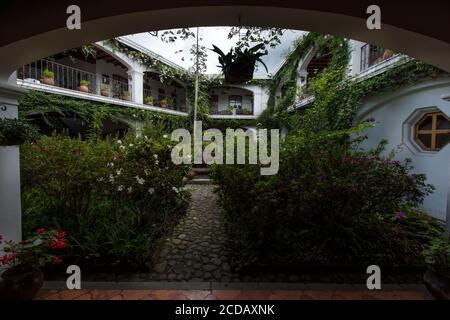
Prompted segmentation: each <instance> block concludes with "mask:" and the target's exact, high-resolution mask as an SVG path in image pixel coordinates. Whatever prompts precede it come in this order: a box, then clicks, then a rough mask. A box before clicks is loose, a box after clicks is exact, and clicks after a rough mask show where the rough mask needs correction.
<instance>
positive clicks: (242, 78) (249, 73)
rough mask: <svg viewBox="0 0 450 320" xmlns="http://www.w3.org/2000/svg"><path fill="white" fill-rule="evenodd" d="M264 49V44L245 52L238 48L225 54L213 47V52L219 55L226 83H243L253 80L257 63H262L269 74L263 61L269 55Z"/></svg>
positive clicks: (247, 49)
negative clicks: (263, 57)
mask: <svg viewBox="0 0 450 320" xmlns="http://www.w3.org/2000/svg"><path fill="white" fill-rule="evenodd" d="M264 47H265V45H264V43H260V44H258V45H256V46H254V47H252V48H246V49H244V50H243V49H242V48H239V47H237V48H234V49H231V50H230V51H229V52H228V53H227V54H225V53H223V51H222V50H220V49H219V48H218V47H216V46H215V45H213V49H212V51H214V52H215V53H217V54H218V55H219V63H220V67H221V68H222V72H223V74H224V76H225V82H228V83H243V82H246V81H249V80H252V79H253V73H254V72H255V64H256V62H259V63H261V64H262V65H263V66H264V68H265V69H266V71H267V72H269V71H268V69H267V66H266V64H265V63H264V62H263V61H262V60H261V57H262V56H265V55H267V51H266V50H263V49H264Z"/></svg>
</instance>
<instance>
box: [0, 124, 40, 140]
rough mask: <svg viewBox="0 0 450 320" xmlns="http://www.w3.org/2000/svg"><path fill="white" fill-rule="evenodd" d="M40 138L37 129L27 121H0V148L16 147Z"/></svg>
mask: <svg viewBox="0 0 450 320" xmlns="http://www.w3.org/2000/svg"><path fill="white" fill-rule="evenodd" d="M38 137H39V133H38V131H37V129H36V128H35V127H34V126H32V125H31V124H29V123H28V122H26V121H22V120H18V119H0V146H3V147H6V146H16V145H20V144H22V143H24V142H25V141H34V140H36V139H37V138H38Z"/></svg>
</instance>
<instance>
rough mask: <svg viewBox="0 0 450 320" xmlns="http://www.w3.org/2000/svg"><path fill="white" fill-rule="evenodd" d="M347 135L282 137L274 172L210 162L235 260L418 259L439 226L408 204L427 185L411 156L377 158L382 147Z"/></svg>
mask: <svg viewBox="0 0 450 320" xmlns="http://www.w3.org/2000/svg"><path fill="white" fill-rule="evenodd" d="M351 133H353V132H350V131H341V132H328V133H321V134H306V133H303V132H300V133H298V134H296V135H293V136H289V137H287V139H286V141H284V142H283V144H282V146H281V147H282V150H281V151H280V170H279V172H278V174H277V175H274V176H260V173H259V168H258V166H257V165H241V166H236V165H234V166H229V165H217V166H215V167H214V170H213V176H214V179H215V180H216V182H217V183H218V184H219V188H218V193H219V196H220V200H221V202H222V204H223V207H224V209H225V214H224V216H225V221H226V223H227V229H228V233H229V235H230V238H231V241H230V246H231V248H232V249H233V250H232V252H233V253H234V254H235V264H236V265H237V266H241V265H245V264H249V263H252V262H253V261H259V262H261V263H263V262H264V263H378V264H394V265H396V264H401V263H417V262H420V261H421V257H420V252H421V251H422V248H423V246H424V245H426V243H428V242H429V241H430V239H431V238H433V237H434V236H435V235H437V234H439V233H440V232H441V231H442V226H441V225H440V224H439V223H438V222H436V221H435V220H434V219H432V218H430V217H428V216H426V215H424V214H421V213H419V212H417V210H414V209H412V208H414V207H416V206H417V205H418V204H420V203H421V202H422V201H423V198H424V196H426V195H427V194H429V193H430V192H432V190H433V187H432V186H430V185H428V184H426V182H425V176H424V175H422V174H415V173H413V171H412V169H413V168H412V167H411V165H410V161H409V160H405V161H402V162H400V161H397V160H393V158H392V155H391V156H388V157H383V156H382V155H381V154H382V151H383V145H380V147H379V148H377V149H375V150H371V151H369V152H364V151H361V150H360V149H359V147H358V145H359V143H360V142H361V138H356V139H354V140H349V139H348V136H349V134H351Z"/></svg>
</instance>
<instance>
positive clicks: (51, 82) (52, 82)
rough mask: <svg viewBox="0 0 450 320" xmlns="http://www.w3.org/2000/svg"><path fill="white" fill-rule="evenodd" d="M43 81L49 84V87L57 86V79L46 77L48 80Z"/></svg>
mask: <svg viewBox="0 0 450 320" xmlns="http://www.w3.org/2000/svg"><path fill="white" fill-rule="evenodd" d="M41 81H42V83H43V84H47V85H49V86H54V85H55V78H49V77H46V78H43V79H42V80H41Z"/></svg>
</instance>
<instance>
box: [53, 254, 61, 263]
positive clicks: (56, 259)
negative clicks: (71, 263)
mask: <svg viewBox="0 0 450 320" xmlns="http://www.w3.org/2000/svg"><path fill="white" fill-rule="evenodd" d="M61 263H62V259H61V258H60V257H58V256H54V257H53V258H52V264H53V265H57V264H61Z"/></svg>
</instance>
